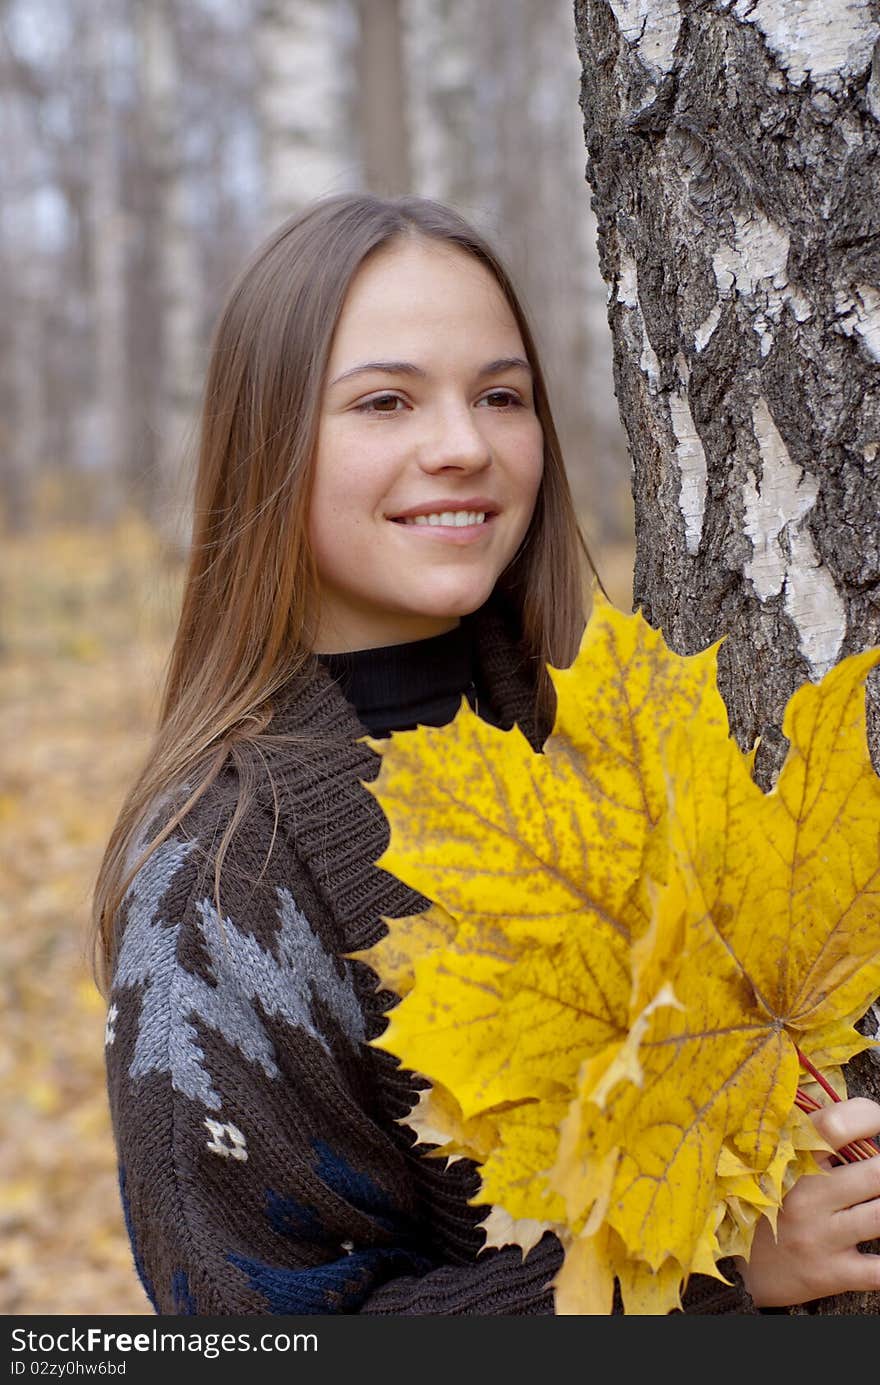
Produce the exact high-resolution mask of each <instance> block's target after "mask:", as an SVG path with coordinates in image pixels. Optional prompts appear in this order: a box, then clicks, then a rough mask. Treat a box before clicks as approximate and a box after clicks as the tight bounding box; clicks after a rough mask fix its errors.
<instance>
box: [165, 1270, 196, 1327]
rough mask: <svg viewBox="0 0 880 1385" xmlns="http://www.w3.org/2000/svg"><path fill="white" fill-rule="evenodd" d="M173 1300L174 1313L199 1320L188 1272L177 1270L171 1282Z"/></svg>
mask: <svg viewBox="0 0 880 1385" xmlns="http://www.w3.org/2000/svg"><path fill="white" fill-rule="evenodd" d="M171 1300H172V1302H173V1304H174V1312H175V1313H180V1314H181V1315H182V1316H185V1317H188V1318H197V1317H198V1315H199V1310H198V1307H197V1306H196V1301H195V1299H194V1298H193V1296H192V1294H191V1293H190V1291H189V1276H188V1275H187V1273H186V1270H175V1271H174V1277H173V1279H172V1280H171Z"/></svg>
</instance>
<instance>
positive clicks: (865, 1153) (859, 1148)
mask: <svg viewBox="0 0 880 1385" xmlns="http://www.w3.org/2000/svg"><path fill="white" fill-rule="evenodd" d="M795 1052H796V1053H797V1056H798V1062H799V1063H800V1065H801V1067H802V1068H803V1069H804V1071H805V1072H808V1073H809V1074H810V1076H811V1077H812V1078H813V1079H814V1080H815V1081H816V1082H818V1083H819V1086H820V1087H821V1088H822V1090H823V1092H826V1093H827V1094H828V1096H830V1097H831V1100H832V1101H841V1100H842V1097H839V1096H838V1095H837V1092H836V1091H835V1090H834V1088H833V1087H832V1085H831V1083H830V1082H829V1081H828V1080H827V1078H825V1077H823V1076H822V1074H821V1072H819V1069H818V1068H816V1067H814V1066H813V1064H812V1063H811V1062H810V1060H809V1058H808V1057H807V1056H806V1054H805V1053H802V1052H801V1050H800V1049H799V1048H798V1047H797V1044H795ZM795 1105H796V1106H798V1107H799V1108H800V1109H801V1110H802V1111H807V1112H812V1111H819V1110H821V1107H820V1105H819V1102H818V1101H816V1100H815V1099H814V1098H813V1097H811V1096H809V1095H808V1094H807V1093H806V1092H803V1091H801V1089H800V1087H798V1089H797V1094H796V1096H795ZM837 1153H838V1154H839V1155H840V1156H841V1157H842V1158H844V1159H845V1160H846V1161H847V1162H848V1163H853V1162H855V1161H856V1160H858V1159H872V1158H873V1157H874V1155H875V1154H880V1145H878V1144H877V1142H876V1141H875V1140H872V1139H871V1138H870V1136H865V1138H864V1139H861V1140H854V1141H853V1142H852V1144H849V1145H844V1146H843V1147H842V1148H841V1149H839V1150H838V1151H837Z"/></svg>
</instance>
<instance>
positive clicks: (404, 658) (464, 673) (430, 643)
mask: <svg viewBox="0 0 880 1385" xmlns="http://www.w3.org/2000/svg"><path fill="white" fill-rule="evenodd" d="M472 628H473V627H472V625H471V623H470V621H468V620H465V621H462V623H461V624H460V625H457V626H456V627H455V629H453V630H449V631H447V633H446V634H444V635H434V636H432V637H431V638H429V639H423V640H411V641H409V642H407V643H406V644H392V645H386V646H384V647H382V648H380V649H357V650H354V651H352V652H351V653H346V654H319V655H318V661H319V663H321V664H323V666H324V667H325V668H326V669H327V671H328V673H329V674H330V676H331V677H332V678H333V679H334V681H335V682H336V684H337V685H338V687H339V689H340V691H341V692H342V693H343V695H344V696H345V697H346V699H347V700H348V701H349V702H350V703H351V705H352V706H353V707H354V709H355V711H356V712H357V714H358V717H359V718H360V720H361V721H362V722H363V724H364V726H366V727H368V728H369V729H370V730H371V731H372V733H373V734H374V735H376V736H386V735H388V734H389V733H390V732H392V731H397V730H403V729H407V728H411V727H413V726H415V725H419V726H445V725H446V723H447V722H448V721H451V720H452V718H453V717H454V716H455V713H456V712H457V711H458V708H459V706H460V705H461V699H462V697H463V696H468V698H469V700H471V705H473V701H472V696H471V690H472V689H473V687H474V683H475V678H476V673H477V669H476V667H475V658H474V648H473V639H472ZM490 719H491V718H490Z"/></svg>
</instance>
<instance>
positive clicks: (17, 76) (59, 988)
mask: <svg viewBox="0 0 880 1385" xmlns="http://www.w3.org/2000/svg"><path fill="white" fill-rule="evenodd" d="M579 90H580V61H579V58H578V52H577V47H576V41H575V19H574V13H573V5H572V2H571V0H542V3H541V4H540V5H539V4H535V3H530V0H0V135H2V147H3V149H4V159H3V161H2V162H0V302H2V304H3V311H2V313H0V539H2V550H0V709H2V715H3V725H4V735H3V749H2V760H0V878H2V880H3V885H2V890H0V1006H2V1013H3V1016H4V1020H5V1025H4V1027H5V1029H6V1031H7V1037H6V1039H5V1040H4V1044H3V1047H2V1050H0V1105H2V1109H3V1111H4V1117H5V1119H4V1121H3V1123H2V1129H0V1167H2V1169H3V1174H2V1182H0V1313H3V1314H57V1315H61V1314H90V1315H94V1314H101V1313H106V1314H148V1313H150V1312H151V1309H150V1305H149V1303H148V1301H147V1299H146V1296H145V1294H144V1293H143V1290H142V1289H141V1286H140V1284H139V1282H138V1280H137V1277H136V1275H135V1272H134V1267H133V1263H132V1258H131V1253H130V1250H129V1245H128V1239H127V1236H126V1233H125V1227H124V1224H123V1218H122V1211H121V1205H120V1201H119V1195H118V1191H117V1185H116V1165H115V1158H114V1153H113V1146H112V1136H111V1131H110V1125H109V1115H108V1111H107V1105H106V1095H105V1087H104V1068H103V1039H104V1023H105V1006H104V1002H103V1000H102V999H101V997H100V995H99V993H98V991H97V989H96V988H95V985H94V983H93V981H92V976H91V970H90V960H89V954H88V948H87V935H88V913H89V904H90V894H91V887H92V883H93V880H94V875H95V872H96V870H97V866H98V862H99V859H100V855H101V852H102V849H103V846H104V843H105V841H106V837H107V834H108V833H109V830H110V828H111V826H112V823H113V820H114V817H115V814H116V811H117V810H118V807H119V804H120V803H121V799H122V795H123V793H124V791H125V789H126V787H127V785H128V783H129V782H130V780H131V777H132V776H133V774H134V773H135V771H136V769H137V767H138V765H139V764H140V762H141V759H142V757H143V755H144V753H145V751H146V749H147V746H148V739H149V734H150V729H151V726H152V723H153V717H154V715H155V710H156V706H157V699H158V691H159V686H160V681H161V676H162V669H163V662H164V659H165V656H166V654H167V650H168V646H169V641H170V638H171V635H172V632H173V626H174V620H175V614H176V603H177V599H178V593H179V581H180V576H181V562H182V555H183V552H184V549H185V545H186V539H187V514H188V511H187V504H188V482H189V478H190V477H191V464H192V452H193V444H194V438H195V432H194V421H195V418H196V412H197V408H198V400H199V391H200V388H201V384H202V378H203V372H204V368H205V364H206V353H207V346H208V341H209V337H210V332H211V328H212V324H213V320H214V317H215V315H216V313H217V311H218V309H219V306H220V303H221V301H222V299H223V296H224V293H225V291H226V288H227V287H228V285H229V283H230V282H231V279H232V277H233V276H234V274H235V273H236V271H237V269H238V268H239V266H240V265H241V263H242V262H243V261H244V259H245V258H246V257H247V255H248V254H249V253H250V251H251V250H252V249H253V248H254V247H255V246H256V245H257V244H258V243H259V242H260V240H261V239H262V238H263V236H264V235H265V234H266V233H267V232H268V231H269V230H270V229H271V228H272V227H274V226H275V225H277V224H278V223H279V222H280V221H281V220H282V219H283V218H284V217H286V216H288V215H289V214H291V213H293V212H295V211H296V210H297V208H299V207H300V206H302V205H303V204H305V203H306V202H308V201H310V200H311V199H312V198H313V197H316V196H320V195H322V194H327V193H333V192H338V191H343V190H346V189H350V188H361V189H370V190H373V191H376V192H379V193H388V194H395V193H401V192H414V193H418V194H422V195H426V196H430V197H437V198H439V199H441V200H443V201H446V202H448V203H450V204H451V205H453V206H454V207H457V208H458V209H460V210H461V211H462V212H463V213H464V214H465V215H466V216H468V217H469V218H470V219H471V220H472V221H474V222H475V223H476V224H477V226H478V227H480V228H481V229H482V230H483V231H484V232H486V233H487V234H488V236H489V237H490V238H491V240H492V241H493V243H495V244H496V245H497V246H498V247H499V248H500V250H501V251H502V254H503V255H504V256H505V258H506V260H507V262H508V264H509V265H510V267H511V268H512V271H513V275H514V279H515V282H516V283H517V285H518V287H519V289H520V292H521V294H522V297H523V300H524V302H525V304H526V306H527V309H528V310H529V312H530V314H531V316H532V319H533V321H534V324H535V327H536V333H537V339H538V342H539V346H540V348H541V350H542V353H543V357H544V359H545V362H546V364H547V367H548V375H549V383H550V392H551V399H552V402H553V405H554V410H555V413H556V417H557V423H558V426H559V430H560V434H561V437H562V441H563V446H564V451H565V455H566V458H567V465H568V470H569V475H570V479H571V483H572V487H573V490H574V493H575V497H576V500H577V504H578V508H579V511H580V513H581V517H582V521H583V524H584V529H585V532H586V534H587V537H588V541H589V543H590V546H591V550H592V552H593V555H594V558H595V560H596V563H597V566H598V568H599V571H600V573H601V575H602V578H603V580H604V582H605V585H606V587H607V589H608V591H609V593H610V595H611V596H612V599H613V600H614V601H615V602H616V604H618V605H619V606H621V608H623V609H629V607H630V604H631V591H632V563H633V534H632V527H633V525H632V501H631V493H630V474H629V462H628V458H627V452H626V446H625V442H624V435H623V431H622V428H621V424H620V420H619V416H618V410H617V403H616V400H615V398H614V388H613V383H612V371H611V338H610V334H609V328H608V321H607V309H606V292H607V290H606V285H605V283H604V282H603V280H602V278H601V277H600V274H599V270H598V263H597V254H596V223H595V219H594V216H593V212H592V210H591V206H590V189H589V187H588V185H587V184H586V182H585V177H584V166H585V162H586V153H585V145H584V131H583V116H582V113H581V110H580V107H579Z"/></svg>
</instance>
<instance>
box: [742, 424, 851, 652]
mask: <svg viewBox="0 0 880 1385" xmlns="http://www.w3.org/2000/svg"><path fill="white" fill-rule="evenodd" d="M752 426H753V428H754V430H755V438H756V440H757V443H758V447H759V449H760V452H761V481H760V485H759V484H758V482H757V480H756V478H755V475H754V473H753V472H751V471H750V472H749V473H748V476H747V478H746V483H745V485H744V487H743V507H744V510H745V523H744V529H745V532H746V534H747V535H748V537H749V539H750V540H751V543H752V557H751V560H750V561H749V562H748V563H746V565H745V568H744V572H745V576H746V577H748V578H749V579H750V581H751V582H752V585H753V586H754V589H755V595H756V596H757V597H758V599H759V601H768V600H769V599H770V598H771V597H773V596H778V595H779V593H780V592H781V591H783V589H784V591H785V598H784V604H785V611H786V614H787V615H788V617H789V619H790V620H791V621H792V623H793V624H794V626H795V629H796V630H797V632H798V644H799V647H800V651H801V653H802V654H803V656H804V658H805V659H806V660H807V663H808V664H809V665H810V670H811V674H812V676H813V677H817V678H821V677H822V675H823V674H825V673H827V672H828V669H830V668H832V667H833V665H834V664H835V663H836V661H837V656H838V654H839V653H840V648H841V645H842V643H843V638H844V635H845V634H846V610H845V608H844V605H843V601H842V600H841V598H840V595H839V593H838V591H837V588H836V587H835V586H834V583H833V581H832V579H831V574H830V573H829V572H828V569H827V568H826V567H824V566H823V564H822V561H821V559H820V558H819V556H818V554H817V553H816V550H815V547H814V544H813V540H812V537H811V535H810V533H809V531H808V530H806V529H804V528H803V521H804V519H805V517H806V516H807V515H808V514H809V512H810V510H811V509H812V508H813V505H814V504H815V502H816V496H817V495H818V493H819V485H818V482H817V480H816V478H815V477H814V476H810V475H808V474H807V473H806V472H804V471H803V470H802V469H801V468H800V467H799V466H797V464H796V463H795V462H793V461H792V459H791V457H790V455H789V452H788V448H787V447H786V446H785V443H784V442H783V440H782V437H781V435H780V433H779V430H778V428H777V427H776V424H775V423H774V422H773V419H772V417H771V414H770V410H769V408H768V407H767V402H766V400H765V399H758V401H757V402H756V404H755V406H754V408H753V410H752ZM783 540H784V542H783Z"/></svg>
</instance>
